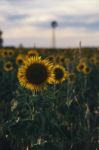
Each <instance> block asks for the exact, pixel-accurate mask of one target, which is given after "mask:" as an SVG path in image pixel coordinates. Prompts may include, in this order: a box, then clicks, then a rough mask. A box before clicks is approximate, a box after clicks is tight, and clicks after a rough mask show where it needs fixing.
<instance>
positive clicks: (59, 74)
mask: <svg viewBox="0 0 99 150" xmlns="http://www.w3.org/2000/svg"><path fill="white" fill-rule="evenodd" d="M52 72H53V74H54V78H53V81H52V83H54V84H59V83H62V82H63V81H64V80H65V79H67V78H68V77H69V72H68V71H66V70H65V68H64V67H63V66H61V65H55V66H54V67H53V70H52Z"/></svg>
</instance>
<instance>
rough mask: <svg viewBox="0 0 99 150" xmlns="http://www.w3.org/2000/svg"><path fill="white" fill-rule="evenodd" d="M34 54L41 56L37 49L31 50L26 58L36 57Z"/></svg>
mask: <svg viewBox="0 0 99 150" xmlns="http://www.w3.org/2000/svg"><path fill="white" fill-rule="evenodd" d="M34 56H39V53H38V52H37V51H36V50H29V51H28V53H27V55H26V58H30V57H34Z"/></svg>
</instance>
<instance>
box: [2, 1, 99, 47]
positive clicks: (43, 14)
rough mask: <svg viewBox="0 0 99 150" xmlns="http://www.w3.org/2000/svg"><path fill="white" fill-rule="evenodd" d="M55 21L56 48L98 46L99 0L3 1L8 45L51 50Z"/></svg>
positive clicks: (5, 34) (3, 20)
mask: <svg viewBox="0 0 99 150" xmlns="http://www.w3.org/2000/svg"><path fill="white" fill-rule="evenodd" d="M53 20H55V21H57V23H58V26H57V28H56V29H55V33H56V47H57V48H59V47H60V48H65V47H78V46H79V41H81V42H82V46H96V47H99V0H0V29H1V30H2V31H3V38H4V45H5V46H6V45H7V46H10V45H13V46H17V47H18V46H19V45H20V44H21V43H22V44H23V46H24V47H33V46H34V45H35V46H36V47H52V28H51V22H52V21H53Z"/></svg>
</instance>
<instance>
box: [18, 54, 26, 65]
mask: <svg viewBox="0 0 99 150" xmlns="http://www.w3.org/2000/svg"><path fill="white" fill-rule="evenodd" d="M24 57H25V56H24V55H23V54H19V55H18V56H17V57H16V64H17V65H22V64H23V63H24Z"/></svg>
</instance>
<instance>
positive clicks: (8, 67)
mask: <svg viewBox="0 0 99 150" xmlns="http://www.w3.org/2000/svg"><path fill="white" fill-rule="evenodd" d="M3 69H4V70H5V71H7V72H10V71H12V70H13V64H12V62H11V61H7V62H6V63H5V64H4V66H3Z"/></svg>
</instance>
